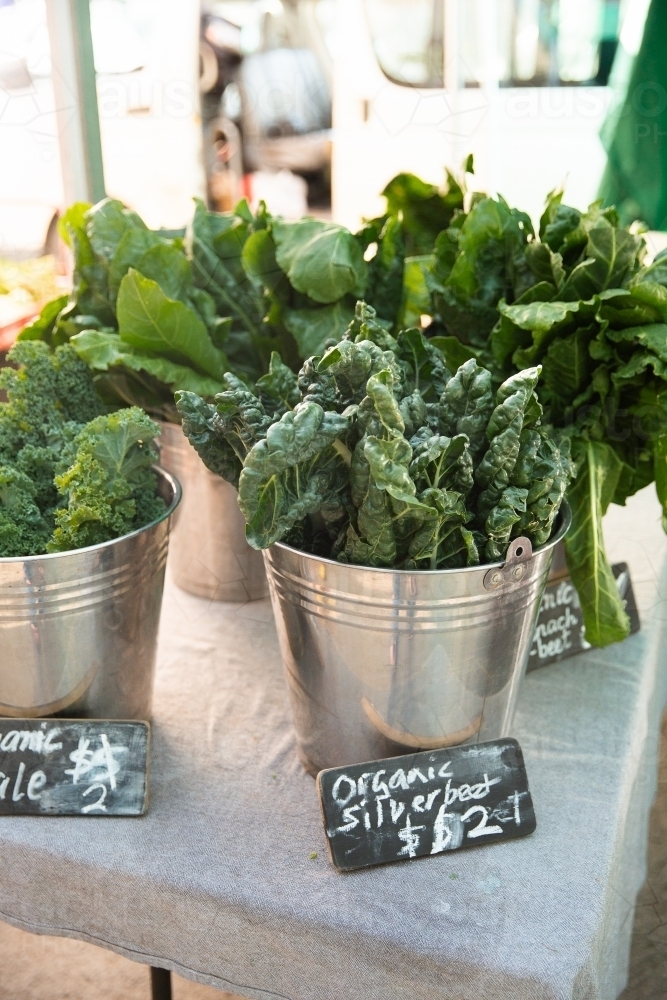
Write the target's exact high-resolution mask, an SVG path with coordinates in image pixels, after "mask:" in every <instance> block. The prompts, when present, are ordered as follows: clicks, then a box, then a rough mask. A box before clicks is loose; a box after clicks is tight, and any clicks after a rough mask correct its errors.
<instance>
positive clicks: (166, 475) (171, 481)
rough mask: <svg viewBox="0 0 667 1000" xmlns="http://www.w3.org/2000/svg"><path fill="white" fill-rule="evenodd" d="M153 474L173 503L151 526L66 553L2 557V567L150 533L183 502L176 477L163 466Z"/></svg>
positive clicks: (95, 548) (94, 548)
mask: <svg viewBox="0 0 667 1000" xmlns="http://www.w3.org/2000/svg"><path fill="white" fill-rule="evenodd" d="M153 472H155V473H157V475H158V477H162V479H164V480H166V482H167V483H168V485H169V486H170V487H171V490H172V497H171V503H170V504H169V506H168V507H167V509H166V510H165V511H164V513H162V514H160V516H159V517H156V518H155V520H154V521H150V522H149V524H144V526H143V527H142V528H136V529H135V531H129V532H128V533H127V534H126V535H120V536H119V537H118V538H110V539H109V541H107V542H98V543H97V545H86V546H85V547H84V548H81V549H67V551H66V552H44V553H42V555H35V556H2V557H0V566H5V565H9V564H11V563H26V562H30V560H38V559H39V560H40V561H41V560H43V559H49V560H51V559H62V558H63V557H64V556H72V555H79V554H80V553H83V552H95V551H98V550H99V549H108V548H110V547H111V546H112V545H117V544H118V543H119V542H125V541H126V540H127V539H128V538H135V537H136V536H137V535H141V534H142V533H143V532H144V531H149V530H150V529H151V528H154V527H155V526H156V525H157V524H161V523H162V521H165V520H166V519H167V518H168V517H170V516H171V515H172V514H173V513H174V511H175V510H176V508H177V507H178V505H179V503H180V502H181V497H182V495H183V491H182V489H181V484H180V483H179V481H178V479H177V478H176V476H173V475H172V474H171V472H167V470H166V469H163V468H162V466H161V465H154V466H153Z"/></svg>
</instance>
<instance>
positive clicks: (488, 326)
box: [425, 190, 667, 646]
mask: <svg viewBox="0 0 667 1000" xmlns="http://www.w3.org/2000/svg"><path fill="white" fill-rule="evenodd" d="M562 198H563V193H562V191H560V190H559V191H554V192H552V193H551V194H550V195H549V196H548V197H547V202H546V207H545V210H544V213H543V215H542V217H541V219H540V224H539V229H538V231H537V232H535V231H534V230H533V227H532V224H531V223H530V220H529V219H528V218H527V217H526V216H524V215H523V214H522V213H520V212H518V211H517V210H516V209H511V208H510V207H509V206H508V205H507V203H506V202H504V201H503V199H502V198H497V199H492V198H485V197H481V198H477V199H476V200H475V201H474V202H473V203H472V204H471V206H470V208H469V210H468V211H467V212H464V211H461V212H459V213H457V215H456V217H455V218H454V220H453V221H452V223H451V224H450V226H449V227H448V228H447V229H446V230H445V231H443V232H442V233H441V234H440V235H439V236H438V238H437V240H436V243H435V248H434V252H433V254H432V255H431V256H430V257H429V258H428V263H427V265H426V266H425V273H426V280H427V283H428V285H429V289H430V293H431V306H430V309H429V310H427V311H428V312H430V314H431V315H432V316H433V323H432V324H431V325H430V326H429V328H428V331H429V333H430V334H433V336H434V340H433V342H435V343H438V344H440V345H441V347H442V348H443V349H444V348H445V347H446V345H449V348H450V350H451V345H452V343H453V342H454V339H455V338H456V344H457V345H458V350H466V351H469V352H470V353H471V354H472V355H474V356H475V357H476V358H477V359H478V360H479V361H480V363H481V364H483V365H485V366H486V367H487V368H488V369H489V370H490V371H491V372H492V375H493V380H494V384H499V383H500V382H503V381H504V380H506V379H507V378H510V377H512V375H513V374H514V373H517V372H520V371H522V370H523V369H525V368H527V367H533V366H540V367H541V375H540V383H539V395H540V401H541V403H542V405H543V406H544V411H545V413H544V419H545V423H548V424H550V425H551V426H553V427H554V428H557V429H558V430H559V431H560V432H562V433H566V434H567V435H568V436H569V437H570V438H571V442H572V446H571V450H572V457H573V460H574V462H575V465H576V470H577V474H576V477H575V480H574V481H573V483H572V485H571V486H570V488H569V490H568V499H569V502H570V506H571V508H572V527H571V529H570V532H569V533H568V536H567V538H566V539H565V547H566V553H567V560H568V567H569V570H570V573H571V576H572V579H573V582H574V584H575V586H576V588H577V591H578V593H579V597H580V600H581V605H582V611H583V615H584V621H585V626H586V638H587V640H588V641H589V642H590V643H592V644H593V645H597V646H605V645H607V644H608V643H611V642H616V641H618V640H620V639H623V638H625V636H626V635H627V634H628V632H629V620H628V616H627V614H626V612H625V609H624V606H623V602H622V600H621V598H620V596H619V594H618V589H617V586H616V583H615V580H614V576H613V573H612V571H611V567H610V565H609V561H608V559H607V556H606V552H605V548H604V540H603V532H602V518H603V516H604V514H605V512H606V511H607V508H608V506H609V504H610V503H617V504H625V502H626V499H627V498H628V497H629V496H632V495H633V494H634V493H636V492H637V491H638V490H640V489H642V488H643V487H645V486H647V485H649V484H650V483H652V482H655V484H656V490H657V494H658V498H659V500H660V502H661V505H662V508H663V524H664V526H665V527H667V254H666V253H665V252H664V251H663V253H661V254H658V255H657V256H656V257H655V259H654V260H653V262H652V263H651V265H650V266H645V264H644V258H645V255H646V244H645V241H644V239H643V237H642V227H641V225H639V224H637V223H634V224H632V225H631V226H624V225H621V223H620V220H619V216H618V213H617V211H616V210H615V209H614V208H613V207H603V205H602V203H601V202H594V203H593V204H592V205H590V206H589V208H588V210H587V211H585V212H581V211H579V210H577V209H575V208H573V207H571V206H569V205H565V204H564V203H563V200H562Z"/></svg>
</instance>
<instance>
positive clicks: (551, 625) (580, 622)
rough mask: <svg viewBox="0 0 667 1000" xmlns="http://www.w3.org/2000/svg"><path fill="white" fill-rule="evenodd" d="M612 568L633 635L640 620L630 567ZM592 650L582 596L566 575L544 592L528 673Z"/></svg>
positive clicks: (623, 564)
mask: <svg viewBox="0 0 667 1000" xmlns="http://www.w3.org/2000/svg"><path fill="white" fill-rule="evenodd" d="M611 569H612V572H613V574H614V578H615V580H616V586H617V587H618V593H619V595H620V597H621V600H622V601H623V606H624V608H625V611H626V613H627V615H628V618H629V619H630V632H631V634H634V633H635V632H638V631H639V628H640V621H639V612H638V611H637V603H636V601H635V595H634V591H633V589H632V580H631V579H630V570H629V569H628V564H627V563H616V564H615V565H614V566H612V567H611ZM591 648H592V647H591V645H590V644H589V643H588V642H586V639H585V637H584V618H583V615H582V613H581V604H580V603H579V595H578V594H577V592H576V590H575V589H574V584H573V583H572V580H571V579H570V577H569V576H568V575H567V574H563V575H561V576H559V577H558V578H557V579H556V580H554V581H553V582H552V583H549V584H547V587H546V590H545V591H544V595H543V597H542V604H541V605H540V612H539V615H538V619H537V624H536V626H535V631H534V633H533V643H532V646H531V650H530V658H529V660H528V667H527V670H528V672H530V671H531V670H536V669H537V667H546V666H548V665H549V664H550V663H558V662H559V661H560V660H565V659H567V657H568V656H576V654H577V653H583V652H585V651H586V650H587V649H591Z"/></svg>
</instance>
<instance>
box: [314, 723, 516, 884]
mask: <svg viewBox="0 0 667 1000" xmlns="http://www.w3.org/2000/svg"><path fill="white" fill-rule="evenodd" d="M317 787H318V791H319V795H320V804H321V807H322V817H323V819H324V827H325V830H326V835H327V839H328V844H329V851H330V853H331V860H332V861H333V863H334V864H335V865H336V867H337V868H339V869H341V870H342V871H349V870H351V869H353V868H367V867H368V866H370V865H380V864H385V863H386V862H389V861H404V860H406V859H408V858H419V857H422V856H424V855H426V854H440V853H442V852H443V851H455V850H458V849H459V848H461V847H473V846H478V845H480V844H491V843H493V842H494V841H497V840H509V839H511V838H514V837H525V836H527V835H528V834H530V833H532V832H533V831H534V829H535V813H534V811H533V801H532V799H531V797H530V792H529V790H528V778H527V776H526V769H525V767H524V763H523V755H522V753H521V747H520V746H519V744H518V743H517V741H516V740H512V739H503V740H494V741H493V742H491V743H477V744H475V745H474V746H462V747H450V748H448V749H446V750H430V751H428V750H427V751H423V752H420V753H415V754H408V755H407V756H405V757H390V758H388V759H387V760H376V761H371V762H370V763H367V764H351V765H349V766H348V767H333V768H330V769H329V770H326V771H320V773H319V774H318V776H317Z"/></svg>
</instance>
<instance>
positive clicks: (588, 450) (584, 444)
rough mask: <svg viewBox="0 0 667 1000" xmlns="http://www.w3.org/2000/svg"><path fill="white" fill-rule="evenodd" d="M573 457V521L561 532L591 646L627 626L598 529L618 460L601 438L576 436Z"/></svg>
mask: <svg viewBox="0 0 667 1000" xmlns="http://www.w3.org/2000/svg"><path fill="white" fill-rule="evenodd" d="M574 459H575V461H576V462H577V465H578V474H577V478H576V480H575V482H574V484H572V485H571V486H570V488H569V490H568V500H569V503H570V507H571V509H572V527H571V528H570V531H569V532H568V534H567V536H566V538H565V552H566V555H567V565H568V568H569V570H570V574H571V576H572V581H573V583H574V585H575V587H576V588H577V592H578V593H579V596H580V598H581V606H582V612H583V616H584V623H585V626H586V638H587V640H588V641H589V642H590V643H592V644H593V645H594V646H607V645H609V644H610V643H612V642H619V641H620V640H621V639H624V638H625V637H626V636H627V635H628V633H629V631H630V624H629V621H628V616H627V615H626V613H625V610H624V608H623V602H622V601H621V598H620V595H619V593H618V588H617V586H616V581H615V579H614V574H613V573H612V571H611V567H610V565H609V562H608V560H607V556H606V553H605V548H604V538H603V535H602V518H603V516H604V515H605V513H606V511H607V508H608V506H609V504H610V503H611V501H612V499H613V496H614V492H615V490H616V486H617V483H618V480H619V477H620V475H621V470H622V462H621V459H620V458H619V457H618V455H617V454H616V452H615V451H614V449H613V448H612V447H611V445H610V444H607V443H606V442H604V441H586V440H580V441H577V442H576V446H575V450H574Z"/></svg>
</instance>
